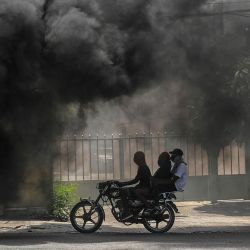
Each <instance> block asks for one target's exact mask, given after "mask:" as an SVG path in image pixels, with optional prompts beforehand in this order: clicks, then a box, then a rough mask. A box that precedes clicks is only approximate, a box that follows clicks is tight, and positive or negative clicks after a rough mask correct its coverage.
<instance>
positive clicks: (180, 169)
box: [152, 148, 188, 192]
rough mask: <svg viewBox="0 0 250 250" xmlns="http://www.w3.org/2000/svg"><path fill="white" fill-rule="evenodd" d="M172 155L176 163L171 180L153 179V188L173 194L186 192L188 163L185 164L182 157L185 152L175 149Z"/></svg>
mask: <svg viewBox="0 0 250 250" xmlns="http://www.w3.org/2000/svg"><path fill="white" fill-rule="evenodd" d="M169 153H170V155H171V156H170V159H171V161H172V162H173V163H174V166H173V168H172V170H171V176H170V178H166V179H165V178H164V179H163V178H159V177H157V178H153V179H152V184H153V188H156V189H157V191H158V192H173V191H184V187H185V186H186V183H187V178H188V167H187V163H186V162H184V160H183V158H182V156H183V151H182V150H181V149H179V148H176V149H174V150H173V151H172V152H169Z"/></svg>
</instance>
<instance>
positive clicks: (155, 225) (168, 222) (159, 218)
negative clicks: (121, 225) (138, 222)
mask: <svg viewBox="0 0 250 250" xmlns="http://www.w3.org/2000/svg"><path fill="white" fill-rule="evenodd" d="M174 221H175V214H174V211H173V209H172V208H171V207H169V206H163V207H162V209H161V212H160V213H159V215H157V214H154V215H152V216H150V217H148V218H144V223H143V225H144V227H145V228H146V229H147V230H148V231H149V232H151V233H165V232H167V231H168V230H169V229H170V228H171V227H172V226H173V224H174Z"/></svg>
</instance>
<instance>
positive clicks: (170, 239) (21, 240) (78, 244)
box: [0, 232, 250, 250]
mask: <svg viewBox="0 0 250 250" xmlns="http://www.w3.org/2000/svg"><path fill="white" fill-rule="evenodd" d="M191 248H192V249H236V248H237V249H250V232H245V233H191V234H187V233H167V234H160V235H159V234H150V233H114V232H100V233H94V234H87V235H86V234H84V235H83V234H79V233H54V234H44V233H31V234H27V233H20V234H13V233H9V234H8V233H7V234H6V233H5V234H1V235H0V249H72V250H73V249H88V250H91V249H95V250H96V249H98V250H104V249H108V250H112V249H114V250H116V249H117V250H118V249H119V250H120V249H123V250H125V249H130V250H131V249H136V250H139V249H152V250H158V249H191Z"/></svg>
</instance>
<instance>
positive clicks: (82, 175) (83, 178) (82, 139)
mask: <svg viewBox="0 0 250 250" xmlns="http://www.w3.org/2000/svg"><path fill="white" fill-rule="evenodd" d="M83 136H84V135H83V134H82V179H83V180H84V138H83Z"/></svg>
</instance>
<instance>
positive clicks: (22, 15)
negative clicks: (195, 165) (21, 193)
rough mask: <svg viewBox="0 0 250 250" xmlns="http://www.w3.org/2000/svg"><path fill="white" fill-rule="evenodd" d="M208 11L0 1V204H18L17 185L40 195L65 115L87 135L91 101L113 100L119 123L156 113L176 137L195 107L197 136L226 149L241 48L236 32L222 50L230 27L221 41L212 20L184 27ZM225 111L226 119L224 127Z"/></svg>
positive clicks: (78, 0)
mask: <svg viewBox="0 0 250 250" xmlns="http://www.w3.org/2000/svg"><path fill="white" fill-rule="evenodd" d="M209 8H211V6H209V7H208V6H207V5H206V1H198V0H196V1H190V0H182V1H181V0H180V1H165V0H154V1H153V0H138V1H132V0H125V1H124V0H123V1H122V0H106V1H101V0H54V1H53V0H46V1H42V0H22V1H20V0H0V84H1V92H0V95H1V98H0V101H1V106H0V139H1V144H0V147H1V148H0V153H1V158H0V159H1V167H0V183H1V184H0V201H1V202H6V201H8V200H11V199H14V198H16V196H18V188H19V187H20V185H23V186H25V189H27V190H29V188H31V187H32V188H33V189H34V190H43V188H44V186H46V182H45V180H44V176H47V174H48V172H49V171H51V169H50V168H51V165H52V163H51V162H52V159H53V156H54V154H55V148H54V145H55V144H54V142H55V140H56V138H57V137H58V136H60V135H61V134H62V133H63V131H64V129H65V128H64V125H65V124H66V128H67V122H68V119H69V118H70V115H68V114H69V113H72V110H74V111H73V112H75V114H77V116H78V117H79V119H80V122H81V125H80V127H81V126H82V124H83V125H84V126H85V124H86V113H85V110H86V107H89V105H91V103H93V102H97V103H102V102H103V100H104V101H105V102H106V101H108V100H113V99H115V100H113V101H111V104H114V105H116V104H117V103H119V105H120V106H119V107H117V108H116V109H117V110H116V112H120V113H122V114H121V117H124V118H122V119H124V121H126V120H136V119H139V120H141V121H142V120H144V119H145V120H150V119H151V120H152V119H154V117H155V116H154V114H155V113H157V114H158V115H159V113H160V116H163V117H164V116H166V117H168V119H169V120H171V121H172V122H173V123H174V124H175V125H176V123H175V122H174V121H176V120H178V124H180V125H181V126H180V129H179V130H181V129H183V130H184V129H186V130H188V129H189V127H190V126H191V125H190V121H189V120H190V119H189V115H193V114H194V113H195V112H196V111H197V108H196V107H200V106H201V105H203V106H204V107H206V108H205V111H204V117H213V118H212V119H211V120H209V121H208V122H205V123H202V122H201V121H200V120H194V123H195V122H196V123H197V124H201V125H199V126H200V129H198V131H195V132H196V133H195V134H197V135H198V137H199V138H201V141H202V140H203V141H206V140H207V139H208V138H215V139H214V140H213V139H211V140H210V141H211V144H214V143H215V142H216V143H217V141H219V143H217V144H218V145H221V144H222V143H224V138H220V137H218V135H220V134H222V133H221V131H223V129H224V126H225V124H227V123H229V124H232V127H237V126H238V122H239V121H240V120H241V119H242V115H241V112H239V109H240V106H239V105H238V104H239V103H238V100H235V99H234V98H232V97H230V96H228V95H227V94H224V93H225V91H224V89H225V88H226V86H225V84H226V82H228V79H230V78H232V76H231V75H229V74H228V72H230V70H231V69H232V68H233V66H234V65H233V62H235V61H236V59H237V57H238V55H239V54H238V53H240V52H239V51H240V50H241V48H242V46H243V45H244V41H245V40H244V39H243V38H241V37H240V36H239V37H238V38H237V34H238V33H237V32H236V33H237V34H236V35H235V36H234V37H236V38H237V39H235V40H234V42H233V43H227V41H229V40H230V38H228V36H230V34H233V33H235V29H236V28H235V27H234V28H232V29H229V31H228V34H229V35H227V34H226V35H223V36H220V35H221V34H220V29H219V28H218V29H217V28H216V30H214V27H217V25H216V23H215V25H214V26H213V27H212V28H211V20H212V19H209V18H187V16H188V15H189V14H193V13H197V12H200V11H203V12H204V11H205V12H206V11H209ZM236 27H237V28H238V26H236ZM221 37H222V38H221ZM217 72H220V73H218V74H217ZM151 86H153V88H152V89H151V90H150V92H148V93H147V91H146V89H148V88H149V87H151ZM169 90H170V91H169ZM133 93H135V95H134V96H133V97H132V99H130V97H131V96H132V95H133ZM165 93H166V94H165ZM173 95H174V97H173ZM120 96H125V97H123V98H122V99H119V97H120ZM154 96H156V98H154ZM166 97H167V99H169V100H171V101H169V102H168V101H166V100H165V98H166ZM201 98H202V100H201ZM118 99H119V100H118ZM131 100H132V101H131ZM162 100H164V102H162ZM215 100H217V101H216V102H214V101H215ZM200 102H201V103H202V104H200ZM127 103H130V105H127ZM161 103H163V105H161ZM204 103H205V104H204ZM192 106H193V107H195V108H193V109H191V111H190V107H192ZM72 107H73V108H72ZM155 107H160V108H159V110H155ZM107 109H109V108H107ZM119 110H120V111H119ZM151 110H155V111H153V112H151ZM173 110H175V111H173ZM229 110H230V112H231V111H232V110H233V113H231V114H233V116H234V119H233V120H232V118H231V116H227V115H225V116H223V119H222V116H221V113H223V114H226V113H227V112H228V111H229ZM137 112H138V113H137ZM135 114H136V115H135ZM211 114H213V115H212V116H211ZM214 114H215V115H214ZM204 117H202V118H201V119H203V118H204ZM215 121H217V122H216V125H214V122H215ZM220 121H222V122H220ZM183 124H184V126H183ZM234 124H236V125H235V126H234ZM176 126H177V125H176ZM199 126H198V127H199ZM211 126H212V127H211ZM68 127H69V129H70V125H68ZM182 127H183V128H182ZM196 127H197V126H196ZM75 129H76V130H77V129H79V127H77V126H76V127H75ZM236 130H237V129H235V131H236ZM210 131H213V135H212V136H211V133H210ZM235 133H236V132H235ZM235 133H233V134H232V135H230V136H229V138H230V139H231V137H233V136H234V135H235ZM201 135H204V136H201ZM32 176H36V178H33V177H32ZM32 179H33V180H32ZM34 186H35V187H34ZM6 188H8V189H9V190H11V191H10V192H6V191H5V190H6ZM37 192H40V191H37ZM42 192H47V191H42ZM45 195H46V194H45Z"/></svg>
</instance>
